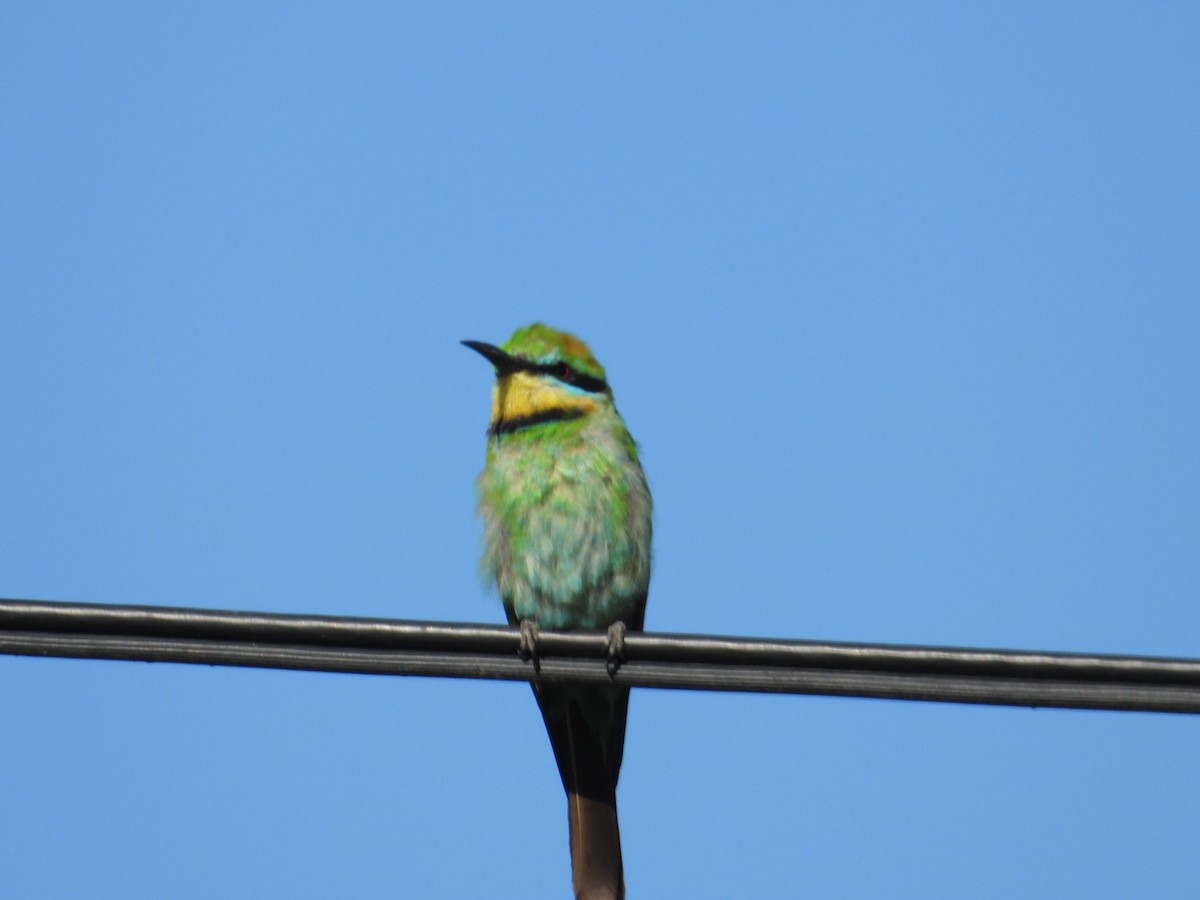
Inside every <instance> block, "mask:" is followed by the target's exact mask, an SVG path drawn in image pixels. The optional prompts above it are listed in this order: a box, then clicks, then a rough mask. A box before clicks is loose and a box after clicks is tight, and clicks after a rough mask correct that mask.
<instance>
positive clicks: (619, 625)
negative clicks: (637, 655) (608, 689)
mask: <svg viewBox="0 0 1200 900" xmlns="http://www.w3.org/2000/svg"><path fill="white" fill-rule="evenodd" d="M626 630H627V629H626V628H625V623H624V622H620V621H617V622H613V623H612V624H611V625H609V626H608V637H607V638H606V639H605V641H604V651H605V653H606V654H607V659H606V660H605V661H604V668H606V669H607V670H608V677H609V678H612V677H613V676H614V675H616V674H617V669H619V668H621V663H623V662H625V632H626Z"/></svg>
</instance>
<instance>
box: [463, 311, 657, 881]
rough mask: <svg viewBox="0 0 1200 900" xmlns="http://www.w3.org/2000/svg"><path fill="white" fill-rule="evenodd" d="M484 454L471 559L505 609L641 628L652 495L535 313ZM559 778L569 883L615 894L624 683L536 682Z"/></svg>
mask: <svg viewBox="0 0 1200 900" xmlns="http://www.w3.org/2000/svg"><path fill="white" fill-rule="evenodd" d="M467 343H468V346H470V347H472V349H475V350H477V351H478V352H480V353H481V354H483V355H484V356H485V357H487V358H488V359H489V360H490V361H491V362H492V363H493V365H495V366H496V384H495V387H494V389H493V395H492V419H491V426H490V428H489V430H488V435H489V437H488V449H487V464H486V466H485V468H484V470H483V473H482V474H481V475H480V476H479V481H478V490H479V507H480V512H481V514H482V516H483V520H484V553H483V560H482V567H483V570H484V572H485V574H486V575H487V576H488V577H490V578H494V579H495V582H496V585H497V587H498V589H499V592H500V597H501V600H502V601H503V603H504V608H505V611H506V613H507V615H508V619H509V621H510V622H511V623H513V624H518V623H532V624H534V625H537V626H540V627H543V628H554V629H572V628H589V629H594V628H600V629H603V628H607V627H609V626H612V625H615V624H617V623H622V624H623V625H624V626H626V627H628V628H629V629H632V630H640V629H641V627H642V620H643V617H644V613H645V605H646V592H647V589H648V586H649V581H650V539H651V518H650V511H651V501H650V491H649V488H648V487H647V485H646V478H645V475H644V474H643V472H642V467H641V464H640V462H639V461H638V455H637V448H636V445H635V444H634V442H633V439H632V438H631V437H630V435H629V432H628V430H627V429H626V428H625V424H624V422H623V421H622V420H621V417H620V415H619V414H618V413H617V410H616V406H615V405H614V404H613V399H612V392H611V391H610V389H609V387H608V384H607V382H606V381H605V374H604V369H603V368H602V367H601V366H600V364H599V363H597V362H596V360H595V358H594V357H593V356H592V354H591V352H590V351H589V350H588V348H587V346H586V345H585V344H583V342H582V341H580V340H578V339H577V338H575V337H573V336H571V335H568V334H564V333H562V332H558V331H555V330H554V329H551V328H548V327H547V326H545V325H540V324H537V325H530V326H527V327H525V328H521V329H518V331H517V332H516V333H514V334H513V336H512V337H511V338H510V339H509V340H508V342H507V343H505V344H504V346H503V347H502V348H497V347H493V346H491V345H489V344H479V343H475V342H467ZM534 693H535V694H536V696H537V699H538V705H539V707H540V708H541V710H542V716H543V718H544V720H545V722H546V728H547V730H548V732H549V734H550V741H551V745H552V746H553V748H554V755H555V759H556V761H557V763H558V768H559V774H560V775H561V776H562V781H563V787H564V789H565V790H566V792H567V799H568V812H569V816H570V825H571V857H572V865H573V871H574V883H575V891H576V896H577V897H588V898H593V897H594V898H602V897H621V896H623V895H624V884H623V874H622V867H621V850H620V836H619V832H618V830H617V817H616V785H617V776H618V774H619V772H620V767H621V756H622V752H623V748H624V742H625V719H626V713H627V710H628V704H629V689H628V688H620V687H617V686H615V685H598V686H597V685H578V684H565V683H553V682H550V681H549V680H544V681H539V682H535V684H534Z"/></svg>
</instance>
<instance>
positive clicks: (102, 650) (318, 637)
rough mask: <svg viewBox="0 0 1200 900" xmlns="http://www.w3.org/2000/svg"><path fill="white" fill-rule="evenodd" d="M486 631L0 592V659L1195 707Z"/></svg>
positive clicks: (1036, 665)
mask: <svg viewBox="0 0 1200 900" xmlns="http://www.w3.org/2000/svg"><path fill="white" fill-rule="evenodd" d="M518 641H519V631H518V630H517V629H515V628H506V627H499V626H492V625H471V624H456V623H445V622H406V621H398V620H392V619H363V618H350V617H340V616H302V615H285V614H273V613H242V612H225V611H220V610H203V609H183V608H173V607H150V606H110V605H98V604H82V603H50V602H43V601H30V600H0V653H6V654H13V655H20V656H55V657H71V658H91V659H123V660H142V661H148V662H184V663H196V664H205V665H229V666H250V667H258V668H278V669H303V670H310V671H324V672H354V673H364V674H378V675H432V676H442V677H454V678H495V679H504V680H510V681H532V680H534V679H535V678H543V679H549V680H560V679H569V680H576V681H590V682H608V681H612V682H613V683H616V684H625V685H631V686H640V687H659V688H687V689H692V690H721V691H758V692H772V693H797V694H826V695H836V696H851V697H877V698H887V699H905V700H933V701H943V702H951V703H985V704H998V705H1008V706H1052V707H1071V708H1079V709H1113V710H1146V711H1158V712H1187V713H1196V712H1200V660H1192V659H1166V658H1156V657H1136V656H1098V655H1086V654H1077V653H1027V652H1018V651H1008V650H970V649H953V648H943V647H905V646H896V645H886V644H849V643H822V642H816V641H767V640H758V639H750V638H724V637H721V638H719V637H703V636H697V635H671V634H654V633H649V634H644V633H630V634H629V635H628V636H627V638H626V646H625V650H626V661H625V662H624V663H623V664H622V665H621V667H620V668H619V670H618V671H617V673H616V675H615V676H612V677H611V678H610V676H609V675H608V673H607V671H606V668H605V665H604V660H605V656H606V652H607V651H606V640H605V635H604V633H602V632H569V633H568V632H549V631H547V632H543V633H542V634H541V637H540V641H539V644H538V649H539V656H540V666H539V672H538V673H536V674H535V672H534V669H533V665H532V663H529V662H526V661H523V660H522V659H520V658H519V657H518V655H517V648H518Z"/></svg>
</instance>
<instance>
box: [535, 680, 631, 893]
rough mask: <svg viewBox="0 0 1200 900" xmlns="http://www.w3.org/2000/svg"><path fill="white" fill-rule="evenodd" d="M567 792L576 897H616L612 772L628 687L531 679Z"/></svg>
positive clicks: (621, 742) (620, 889) (621, 887)
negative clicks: (556, 682) (534, 681)
mask: <svg viewBox="0 0 1200 900" xmlns="http://www.w3.org/2000/svg"><path fill="white" fill-rule="evenodd" d="M533 692H534V694H535V695H536V696H537V700H538V706H539V707H540V708H541V710H542V718H543V719H545V721H546V730H547V732H549V734H550V745H551V746H552V747H553V748H554V759H555V761H556V762H557V763H558V773H559V775H560V776H561V777H562V783H563V789H564V790H565V791H566V792H567V815H568V818H569V820H570V825H571V871H572V876H573V881H574V885H575V896H576V898H579V900H621V898H623V897H624V896H625V876H624V870H623V868H622V865H621V832H620V829H619V828H618V826H617V777H618V775H619V774H620V772H621V755H622V753H623V752H624V748H625V720H626V717H627V715H628V713H629V689H628V688H617V687H608V686H593V685H551V684H534V686H533Z"/></svg>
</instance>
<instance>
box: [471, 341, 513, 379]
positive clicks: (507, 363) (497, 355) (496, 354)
mask: <svg viewBox="0 0 1200 900" xmlns="http://www.w3.org/2000/svg"><path fill="white" fill-rule="evenodd" d="M462 344H463V346H464V347H470V348H471V349H472V350H474V351H475V352H476V353H478V354H479V355H480V356H482V357H483V358H484V359H486V360H487V361H488V362H490V363H491V364H492V365H493V366H495V367H496V374H497V375H508V374H509V373H511V372H519V371H521V370H522V369H528V368H529V363H527V362H525V360H523V359H518V358H517V357H515V356H509V355H508V354H507V353H505V352H504V351H503V350H501V349H500V348H499V347H497V346H496V345H494V344H485V343H484V342H483V341H463V342H462Z"/></svg>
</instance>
